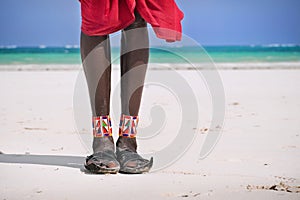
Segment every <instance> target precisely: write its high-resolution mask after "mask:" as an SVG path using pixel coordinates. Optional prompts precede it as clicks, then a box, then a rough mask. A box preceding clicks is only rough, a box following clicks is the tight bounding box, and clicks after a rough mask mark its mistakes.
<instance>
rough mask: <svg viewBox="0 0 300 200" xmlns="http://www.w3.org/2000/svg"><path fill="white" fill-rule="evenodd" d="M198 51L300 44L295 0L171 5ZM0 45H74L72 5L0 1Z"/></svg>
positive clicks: (201, 0) (75, 5)
mask: <svg viewBox="0 0 300 200" xmlns="http://www.w3.org/2000/svg"><path fill="white" fill-rule="evenodd" d="M177 3H178V5H179V7H180V8H181V9H182V10H183V12H184V13H185V18H184V20H183V31H184V33H185V34H186V35H188V36H189V37H192V38H193V39H195V40H196V41H198V42H199V43H200V44H203V45H243V44H246V45H247V44H274V43H279V44H287V43H296V44H300V12H299V10H300V1H299V0H243V1H241V0H177ZM0 25H1V31H0V45H18V46H37V45H40V44H44V45H49V46H63V45H67V44H72V45H73V44H75V45H78V44H79V33H80V4H79V2H78V1H77V0H0Z"/></svg>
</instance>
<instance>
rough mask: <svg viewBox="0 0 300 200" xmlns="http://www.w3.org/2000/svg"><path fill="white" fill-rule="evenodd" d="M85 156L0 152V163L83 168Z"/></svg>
mask: <svg viewBox="0 0 300 200" xmlns="http://www.w3.org/2000/svg"><path fill="white" fill-rule="evenodd" d="M84 161H85V157H81V156H59V155H31V154H28V155H27V154H3V153H0V163H19V164H37V165H52V166H63V167H71V168H77V169H80V170H81V171H82V170H84V166H83V163H84Z"/></svg>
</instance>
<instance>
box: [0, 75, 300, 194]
mask: <svg viewBox="0 0 300 200" xmlns="http://www.w3.org/2000/svg"><path fill="white" fill-rule="evenodd" d="M219 72H220V74H221V77H222V80H223V85H224V88H225V94H226V117H225V126H224V128H223V132H222V137H221V139H220V140H219V142H218V143H217V145H216V147H215V148H214V150H213V151H212V153H211V154H210V155H209V156H208V157H207V158H205V159H203V160H199V159H198V157H199V152H200V149H201V145H202V144H203V141H204V140H205V137H206V132H205V131H204V129H205V128H207V127H208V126H209V123H210V117H211V116H210V113H211V108H210V99H209V95H208V93H207V91H206V90H205V85H204V84H203V83H201V82H200V83H199V82H197V81H199V80H196V79H193V78H191V79H190V81H191V84H192V87H193V89H195V91H196V93H197V95H198V98H199V99H200V111H201V113H199V118H200V121H201V123H200V127H197V130H194V128H196V127H190V128H191V129H190V130H187V132H188V133H196V134H197V137H196V139H195V141H194V143H193V145H192V146H191V148H190V149H189V150H188V151H187V152H186V153H185V154H184V156H182V157H181V158H180V159H179V160H177V161H176V162H175V163H173V164H172V165H171V166H169V167H167V168H164V169H162V170H159V171H155V172H152V173H149V174H143V175H124V174H117V175H89V174H86V173H84V172H83V171H82V170H81V169H82V165H81V164H82V163H81V160H82V162H83V160H84V159H83V158H84V157H85V156H86V155H88V154H89V151H88V149H86V148H85V147H84V146H83V145H82V142H81V139H82V138H84V136H79V134H77V131H76V127H75V123H74V121H73V92H74V85H75V81H76V77H77V75H78V71H74V70H73V71H72V70H71V71H21V72H20V71H1V72H0V88H1V95H0V124H1V126H0V127H1V129H0V130H1V133H0V151H2V152H3V153H4V154H2V155H0V199H9V200H10V199H86V198H89V199H96V198H97V199H186V198H192V199H208V198H209V199H229V198H230V199H299V198H300V193H296V191H298V192H300V191H299V190H300V188H299V186H300V165H299V163H300V120H299V119H300V70H223V71H222V70H221V71H219ZM154 73H165V74H166V76H167V74H168V71H156V72H154ZM180 73H181V74H182V75H183V76H186V77H189V76H191V77H192V75H193V74H194V73H195V72H194V71H180ZM117 75H118V72H117V71H114V73H113V76H114V77H117ZM163 94H164V92H163V91H158V92H157V93H155V92H153V89H152V91H151V89H150V88H148V89H147V88H146V89H145V92H144V98H143V105H142V111H141V112H142V113H143V116H144V119H147V111H148V109H149V107H151V106H152V105H155V102H156V103H157V104H159V105H163V106H164V108H166V109H168V110H167V116H173V117H169V118H168V119H170V120H174V119H175V122H176V116H177V114H176V112H177V110H176V109H175V108H173V105H172V101H171V100H169V99H168V98H169V97H168V96H165V97H164V96H163ZM189 106H194V105H189ZM148 117H149V115H148ZM143 125H144V126H146V125H147V123H146V122H145V120H144V122H142V121H141V126H143ZM174 126H175V127H176V124H174ZM200 129H201V130H200ZM170 130H172V128H171V129H170ZM115 134H116V133H115ZM141 134H142V133H141ZM168 134H169V135H168ZM172 137H174V136H173V135H172V133H165V134H162V135H159V136H156V137H155V138H152V139H149V140H141V141H139V144H140V148H139V150H140V151H141V152H151V151H157V150H159V149H160V148H163V145H164V144H167V143H169V142H170V141H169V138H172ZM14 154H17V155H14ZM24 154H26V155H27V156H26V157H24V156H21V155H24ZM37 155H41V156H37ZM46 155H52V157H51V156H46ZM63 156H67V157H63ZM70 156H74V157H70ZM154 161H157V160H155V158H154ZM14 162H20V163H14ZM25 163H31V164H25ZM34 163H35V164H34ZM43 163H44V164H43ZM156 164H157V163H156ZM158 164H159V163H158ZM60 165H65V166H60ZM280 182H282V183H284V184H285V185H288V186H290V189H289V190H292V191H293V192H287V191H275V190H268V189H262V187H263V186H265V187H270V186H272V185H275V184H277V185H279V183H280ZM297 186H298V188H296V187H297ZM276 188H279V186H277V187H276Z"/></svg>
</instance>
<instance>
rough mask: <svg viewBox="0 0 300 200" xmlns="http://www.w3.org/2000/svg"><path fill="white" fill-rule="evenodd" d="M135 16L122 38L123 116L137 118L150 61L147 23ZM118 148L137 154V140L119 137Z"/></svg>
mask: <svg viewBox="0 0 300 200" xmlns="http://www.w3.org/2000/svg"><path fill="white" fill-rule="evenodd" d="M135 15H136V20H135V22H134V23H133V24H131V25H130V26H128V27H127V28H126V29H124V30H123V31H122V38H121V77H122V79H121V104H122V114H125V115H132V116H136V115H138V113H139V108H140V103H141V98H142V92H143V84H144V80H145V75H146V70H147V64H148V60H149V38H148V30H147V28H146V27H147V23H146V22H145V20H144V19H142V18H141V16H140V15H139V14H138V13H137V12H136V13H135ZM135 28H137V29H135ZM117 148H119V149H128V150H130V151H133V152H136V149H137V142H136V138H127V137H122V136H121V137H119V138H118V141H117ZM128 165H130V166H131V167H134V166H136V165H137V163H136V162H130V163H128Z"/></svg>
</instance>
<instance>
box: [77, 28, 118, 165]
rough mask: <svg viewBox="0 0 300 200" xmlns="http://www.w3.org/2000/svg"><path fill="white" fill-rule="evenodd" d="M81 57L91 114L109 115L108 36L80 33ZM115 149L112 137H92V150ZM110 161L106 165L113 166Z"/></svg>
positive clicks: (109, 74) (109, 69) (109, 65)
mask: <svg viewBox="0 0 300 200" xmlns="http://www.w3.org/2000/svg"><path fill="white" fill-rule="evenodd" d="M80 51H81V59H82V62H83V67H84V72H85V76H86V80H87V85H88V89H89V94H90V103H91V108H92V114H93V116H103V115H109V102H110V90H111V85H110V81H111V64H110V42H109V36H88V35H86V34H84V33H81V38H80ZM103 150H112V151H113V152H114V151H115V147H114V140H113V137H111V136H109V137H107V136H106V137H97V138H96V137H94V139H93V151H94V153H96V152H102V151H103ZM115 166H116V164H115V163H113V162H110V163H109V164H108V167H115Z"/></svg>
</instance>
